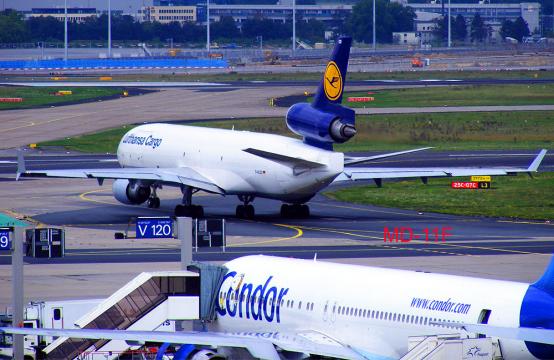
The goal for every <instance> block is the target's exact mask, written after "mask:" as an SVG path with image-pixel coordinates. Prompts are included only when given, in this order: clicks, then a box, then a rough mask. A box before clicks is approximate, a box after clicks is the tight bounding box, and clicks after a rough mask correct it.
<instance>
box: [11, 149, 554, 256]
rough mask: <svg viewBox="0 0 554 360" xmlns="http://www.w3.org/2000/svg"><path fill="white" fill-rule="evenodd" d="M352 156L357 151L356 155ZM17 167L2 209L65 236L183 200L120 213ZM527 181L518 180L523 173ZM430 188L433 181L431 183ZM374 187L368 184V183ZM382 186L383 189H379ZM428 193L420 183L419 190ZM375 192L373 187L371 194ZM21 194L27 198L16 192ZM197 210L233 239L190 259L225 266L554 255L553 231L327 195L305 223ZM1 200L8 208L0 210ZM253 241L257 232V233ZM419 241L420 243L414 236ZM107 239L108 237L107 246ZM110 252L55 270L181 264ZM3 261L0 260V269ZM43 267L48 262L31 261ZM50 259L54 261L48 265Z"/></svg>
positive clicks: (230, 210)
mask: <svg viewBox="0 0 554 360" xmlns="http://www.w3.org/2000/svg"><path fill="white" fill-rule="evenodd" d="M535 153H536V152H533V151H472V152H433V151H429V152H422V153H416V154H412V155H409V156H404V157H398V158H393V159H388V160H382V161H377V162H375V163H374V164H375V166H379V167H386V166H470V165H471V166H501V165H502V166H522V167H523V166H527V165H528V164H529V162H530V161H531V159H532V158H533V154H535ZM357 155H358V154H357ZM27 163H28V168H29V169H38V168H51V169H54V168H56V169H64V168H76V167H89V168H92V167H113V166H114V165H115V164H114V158H113V157H112V156H103V155H72V156H67V155H61V154H60V155H52V156H29V157H28V160H27ZM15 168H16V164H15V163H14V159H13V157H2V158H0V177H3V181H4V184H3V186H2V190H1V192H0V196H1V197H2V198H3V199H7V200H6V201H3V206H2V207H5V208H7V209H11V210H13V211H15V212H17V213H20V214H29V215H31V216H32V217H33V219H35V220H36V221H38V222H40V223H43V224H52V225H55V226H67V227H70V228H71V229H77V228H87V229H97V230H103V231H105V232H106V229H108V230H109V231H107V232H108V233H110V234H111V235H112V236H113V232H115V231H124V230H125V229H126V228H127V224H128V223H129V219H130V218H131V217H133V216H171V215H172V212H173V208H174V206H175V205H176V204H177V203H178V201H179V192H178V191H177V190H175V189H164V190H162V191H161V192H160V196H161V198H162V207H161V208H160V209H148V208H146V207H143V206H142V207H136V206H126V205H123V204H119V203H117V201H116V200H115V199H113V197H112V195H111V188H110V186H109V184H106V185H105V186H103V187H98V186H97V185H96V182H95V181H92V180H90V181H86V180H85V181H80V180H67V179H24V180H23V181H21V182H19V183H15V182H13V181H12V180H11V179H10V177H12V178H13V173H14V172H15ZM540 170H541V171H554V154H548V155H547V156H546V158H545V160H544V162H543V165H542V166H541V168H540ZM520 176H523V175H520ZM431 181H432V180H431ZM369 186H374V185H372V184H371V185H369ZM384 186H386V184H385V185H384ZM422 186H424V185H422ZM375 190H376V191H378V189H375ZM16 191H17V193H21V194H26V195H21V196H18V195H12V196H11V197H10V196H9V194H14V193H15V192H16ZM194 201H195V203H198V204H200V205H203V206H204V207H205V212H206V215H207V217H209V218H225V219H226V224H227V234H228V236H229V238H231V239H232V241H230V243H229V245H230V246H229V248H227V249H226V251H225V252H224V253H223V252H222V251H221V250H219V249H218V250H213V249H212V250H200V251H199V252H198V253H196V254H195V260H201V261H209V260H212V261H213V260H217V261H223V260H229V259H232V258H235V257H237V256H242V255H246V254H258V253H264V254H273V255H280V256H294V257H300V258H313V257H314V256H315V255H316V254H317V257H318V258H322V259H336V258H380V257H420V256H476V255H477V256H478V255H492V254H495V255H498V254H544V255H550V254H551V253H552V252H553V251H554V235H553V234H554V224H549V223H544V222H529V221H512V220H507V219H488V218H481V217H463V216H451V215H442V214H434V213H424V214H422V213H418V212H416V211H407V210H399V209H387V208H379V207H374V206H361V205H352V204H347V203H341V202H336V201H332V200H330V199H328V198H326V197H325V196H323V195H318V196H316V197H315V198H314V199H313V200H312V201H310V203H309V204H310V207H311V210H312V216H311V217H310V218H309V219H303V220H297V219H282V218H280V217H279V215H278V212H279V206H280V203H279V202H277V201H272V200H264V199H256V200H255V202H254V205H255V207H256V213H257V216H256V218H255V219H254V220H250V221H247V220H241V219H237V218H236V217H235V215H234V210H235V206H236V205H237V204H238V203H239V202H238V200H237V199H236V198H235V197H221V196H212V195H207V194H203V195H200V196H197V197H195V198H194ZM4 203H5V205H4ZM385 227H387V228H388V229H389V231H393V229H394V228H397V229H400V228H405V229H406V231H407V233H406V234H408V233H409V232H410V231H411V232H413V236H412V241H410V242H407V243H403V242H392V243H390V242H385V241H384V237H385ZM435 228H436V229H438V230H437V231H439V232H441V233H442V232H446V233H447V234H451V236H446V237H445V241H444V242H443V241H440V239H439V241H437V242H436V241H434V240H435V239H434V238H433V237H430V238H429V239H428V241H425V237H424V235H425V233H426V232H427V234H428V233H429V232H430V231H431V232H432V231H433V229H435ZM257 234H260V235H259V236H257ZM417 236H419V239H418V238H416V237H417ZM106 241H107V240H106ZM107 244H109V246H102V247H95V246H94V245H91V246H88V247H86V248H79V247H74V248H71V249H68V251H67V256H66V258H64V259H60V260H54V262H58V261H59V262H61V263H81V262H82V263H89V262H90V263H114V262H115V263H117V262H121V263H131V262H166V261H178V259H179V249H178V244H176V243H171V244H165V243H164V244H161V245H162V246H160V245H156V244H155V243H154V244H152V243H150V244H149V246H147V247H145V246H142V245H141V243H140V241H138V240H137V241H134V242H133V246H131V247H130V246H128V243H124V242H118V240H113V238H112V240H110V241H109V242H107ZM6 261H8V259H7V258H5V257H2V258H0V264H1V263H4V264H5V263H6ZM30 261H31V262H44V260H30ZM49 262H50V261H49Z"/></svg>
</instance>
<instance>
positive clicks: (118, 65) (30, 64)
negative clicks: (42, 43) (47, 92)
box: [0, 58, 228, 70]
mask: <svg viewBox="0 0 554 360" xmlns="http://www.w3.org/2000/svg"><path fill="white" fill-rule="evenodd" d="M226 67H228V64H227V61H226V60H223V59H155V58H141V59H68V60H7V61H0V69H1V70H64V69H71V70H85V69H217V68H226Z"/></svg>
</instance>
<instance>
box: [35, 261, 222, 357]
mask: <svg viewBox="0 0 554 360" xmlns="http://www.w3.org/2000/svg"><path fill="white" fill-rule="evenodd" d="M189 269H190V270H187V271H161V272H143V273H141V274H139V275H138V276H137V277H135V278H134V279H133V280H131V281H130V282H129V283H127V284H126V285H125V286H123V287H122V288H120V289H119V290H117V291H116V292H115V293H114V294H113V295H111V296H110V297H108V298H107V299H106V300H104V301H103V302H101V303H100V304H99V305H98V306H97V307H96V308H94V309H93V310H91V311H90V312H89V313H87V314H85V315H84V316H83V317H81V318H80V319H79V320H77V321H76V322H75V325H76V327H77V328H81V329H110V330H137V331H175V330H177V329H176V322H177V323H178V324H179V325H180V324H181V322H182V321H186V320H208V321H209V320H213V319H215V304H216V300H217V291H218V289H219V286H220V285H221V282H222V278H223V275H224V274H225V272H226V270H225V268H223V267H221V266H215V265H205V264H197V265H194V266H191V267H189ZM141 345H142V344H134V345H133V344H130V343H127V342H125V341H122V340H91V339H73V338H66V337H60V338H58V339H56V340H55V341H54V342H52V343H51V344H50V345H48V346H47V347H46V348H45V349H44V350H43V352H44V355H45V357H46V358H47V359H76V358H79V359H82V358H86V357H87V356H86V354H93V353H94V352H96V351H102V353H104V354H107V355H106V356H105V357H104V359H115V358H117V357H118V354H121V353H122V352H124V351H126V350H128V349H133V350H135V349H137V348H139V347H140V346H141ZM111 354H113V355H111Z"/></svg>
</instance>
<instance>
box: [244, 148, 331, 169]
mask: <svg viewBox="0 0 554 360" xmlns="http://www.w3.org/2000/svg"><path fill="white" fill-rule="evenodd" d="M243 151H244V152H247V153H249V154H252V155H256V156H259V157H262V158H264V159H268V160H271V161H275V162H278V163H281V164H286V165H290V166H301V167H304V168H310V169H315V168H320V167H325V166H326V165H325V164H322V163H319V162H315V161H310V160H305V159H301V158H297V157H292V156H288V155H282V154H277V153H273V152H269V151H265V150H259V149H252V148H248V149H244V150H243Z"/></svg>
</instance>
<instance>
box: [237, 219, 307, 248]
mask: <svg viewBox="0 0 554 360" xmlns="http://www.w3.org/2000/svg"><path fill="white" fill-rule="evenodd" d="M271 225H273V226H280V227H284V228H289V229H293V230H295V231H296V234H295V235H293V236H289V237H284V238H278V239H271V240H265V241H257V242H247V243H239V244H233V245H228V246H227V247H235V246H244V245H259V244H269V243H274V242H281V241H287V240H293V239H298V238H299V237H301V236H302V235H304V232H303V231H302V229H301V228H300V227H298V226H294V225H286V224H271Z"/></svg>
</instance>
